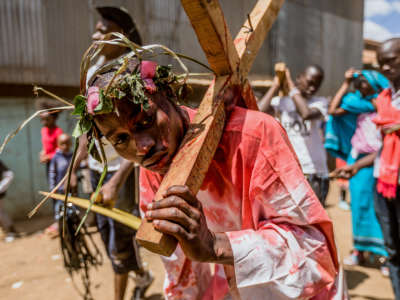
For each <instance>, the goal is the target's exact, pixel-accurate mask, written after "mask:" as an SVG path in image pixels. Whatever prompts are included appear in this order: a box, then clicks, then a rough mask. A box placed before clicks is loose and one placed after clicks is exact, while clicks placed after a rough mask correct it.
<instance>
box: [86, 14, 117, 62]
mask: <svg viewBox="0 0 400 300" xmlns="http://www.w3.org/2000/svg"><path fill="white" fill-rule="evenodd" d="M110 32H121V33H122V28H121V27H119V26H118V25H117V24H115V23H114V22H111V21H108V20H106V19H101V20H100V21H98V22H97V24H96V31H95V32H94V33H93V35H92V40H93V41H102V40H105V37H106V34H107V33H110ZM116 49H118V47H115V46H113V45H107V44H106V45H104V48H103V49H102V51H101V53H102V54H103V55H105V56H113V55H114V52H115V51H117V50H116Z"/></svg>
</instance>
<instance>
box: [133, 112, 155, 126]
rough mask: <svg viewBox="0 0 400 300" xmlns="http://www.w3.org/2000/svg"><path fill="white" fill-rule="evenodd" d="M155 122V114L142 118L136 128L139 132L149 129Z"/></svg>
mask: <svg viewBox="0 0 400 300" xmlns="http://www.w3.org/2000/svg"><path fill="white" fill-rule="evenodd" d="M153 122H154V114H151V115H146V116H145V117H144V118H142V119H141V120H140V121H139V122H137V123H136V128H137V129H139V130H140V129H146V128H149V127H150V126H151V125H153Z"/></svg>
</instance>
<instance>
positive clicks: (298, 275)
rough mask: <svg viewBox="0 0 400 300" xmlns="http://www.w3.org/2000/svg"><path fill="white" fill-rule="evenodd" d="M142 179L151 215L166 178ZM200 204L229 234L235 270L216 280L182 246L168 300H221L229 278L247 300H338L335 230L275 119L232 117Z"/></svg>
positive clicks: (168, 262)
mask: <svg viewBox="0 0 400 300" xmlns="http://www.w3.org/2000/svg"><path fill="white" fill-rule="evenodd" d="M189 114H192V112H191V111H189ZM140 175H141V176H140V202H141V209H142V210H145V209H146V205H147V204H148V203H149V202H151V201H152V200H153V197H154V194H155V192H156V191H157V189H158V187H159V185H160V182H161V180H162V177H161V176H160V175H159V174H157V173H153V172H151V171H149V170H146V169H143V168H141V174H140ZM197 198H198V199H199V200H200V201H201V203H202V206H203V210H204V214H205V216H206V219H207V225H208V226H209V228H210V229H211V230H213V231H215V232H226V233H227V235H228V238H229V240H230V243H231V247H232V251H233V255H234V266H225V268H223V266H221V265H216V267H217V268H216V270H215V272H214V276H213V277H212V276H211V273H210V271H209V265H208V264H205V263H198V262H192V261H190V260H188V259H187V258H186V257H185V256H184V254H183V251H182V250H181V248H180V247H178V248H177V250H176V251H175V253H174V254H173V255H172V256H171V257H168V258H165V257H163V261H164V264H165V267H166V271H167V276H166V283H165V294H166V296H167V299H168V300H170V299H174V300H175V299H180V300H182V299H185V300H186V299H199V298H201V299H203V300H205V299H207V300H208V299H214V300H221V299H223V298H224V297H225V295H226V293H227V290H228V284H227V281H226V279H225V275H227V277H231V275H230V274H235V275H236V280H233V281H232V282H234V283H236V288H237V289H238V292H239V294H240V296H241V299H243V300H249V299H264V298H265V295H268V296H269V298H271V299H287V298H291V299H299V298H311V297H313V296H317V297H316V298H318V299H331V298H332V297H331V295H330V293H334V287H333V282H334V279H335V276H336V271H337V259H336V258H337V254H336V248H335V244H334V241H333V228H332V223H331V220H330V219H329V217H328V215H327V214H326V212H325V210H324V209H323V207H322V206H321V204H320V202H319V200H318V199H317V197H316V196H315V194H314V193H313V191H312V189H311V187H310V186H309V184H308V183H307V180H306V179H305V178H304V175H303V173H302V170H301V167H300V164H299V162H298V160H297V157H296V154H295V153H294V151H293V149H292V147H291V145H290V142H289V140H288V137H287V135H286V133H285V130H284V129H283V128H282V127H281V126H280V125H279V123H278V122H276V121H275V120H274V119H273V118H272V117H270V116H268V115H266V114H264V113H261V112H256V111H251V110H246V109H242V108H239V107H237V108H235V109H234V110H233V112H232V114H231V116H230V118H229V120H228V121H227V123H226V126H225V129H224V132H223V135H222V138H221V141H220V143H219V146H218V148H217V151H216V153H215V156H214V159H213V161H212V162H211V165H210V168H209V170H208V173H207V175H206V177H205V179H204V181H203V185H202V187H201V189H200V191H199V192H198V194H197ZM224 269H225V272H224ZM224 273H225V274H224ZM232 288H233V289H234V288H235V287H234V286H233V287H232ZM231 292H232V291H231Z"/></svg>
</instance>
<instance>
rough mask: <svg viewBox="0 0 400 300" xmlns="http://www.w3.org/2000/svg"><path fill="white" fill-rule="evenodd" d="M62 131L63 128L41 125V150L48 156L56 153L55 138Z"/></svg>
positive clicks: (51, 156)
mask: <svg viewBox="0 0 400 300" xmlns="http://www.w3.org/2000/svg"><path fill="white" fill-rule="evenodd" d="M62 133H63V130H62V129H61V128H60V127H54V128H48V127H42V130H41V134H42V146H43V150H44V152H45V153H46V154H48V155H50V158H53V156H54V154H55V153H56V149H57V138H58V137H59V136H60V134H62Z"/></svg>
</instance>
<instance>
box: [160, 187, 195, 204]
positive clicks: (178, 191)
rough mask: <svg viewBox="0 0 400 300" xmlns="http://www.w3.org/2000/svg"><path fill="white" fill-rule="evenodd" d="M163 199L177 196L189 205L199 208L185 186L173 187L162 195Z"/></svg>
mask: <svg viewBox="0 0 400 300" xmlns="http://www.w3.org/2000/svg"><path fill="white" fill-rule="evenodd" d="M163 196H164V197H165V198H166V197H169V196H177V197H180V198H183V199H184V200H185V201H186V202H187V203H189V205H191V206H194V207H197V208H199V204H200V202H199V201H198V200H197V198H196V197H195V196H193V194H192V193H191V192H190V190H189V188H188V187H187V186H185V185H173V186H171V187H170V188H169V189H168V190H167V191H166V192H165V194H164V195H163Z"/></svg>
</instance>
